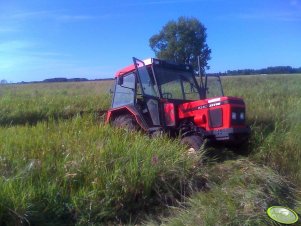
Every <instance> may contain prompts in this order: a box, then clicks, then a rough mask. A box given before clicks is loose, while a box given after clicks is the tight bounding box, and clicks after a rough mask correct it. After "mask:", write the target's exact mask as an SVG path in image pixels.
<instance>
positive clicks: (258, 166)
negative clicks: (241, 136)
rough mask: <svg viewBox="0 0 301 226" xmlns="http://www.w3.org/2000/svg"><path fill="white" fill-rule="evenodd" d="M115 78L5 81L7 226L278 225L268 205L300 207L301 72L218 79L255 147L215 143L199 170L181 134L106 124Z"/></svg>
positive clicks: (0, 133)
mask: <svg viewBox="0 0 301 226" xmlns="http://www.w3.org/2000/svg"><path fill="white" fill-rule="evenodd" d="M111 84H112V82H110V81H106V82H83V83H60V84H32V85H5V86H0V125H1V127H0V140H1V143H0V225H108V224H109V225H115V224H133V225H134V224H145V225H158V224H162V225H277V224H275V223H274V222H272V221H271V220H270V219H269V218H268V217H267V216H266V214H265V211H266V209H267V207H269V206H270V205H286V206H289V207H290V208H292V209H294V210H296V211H297V212H298V213H299V215H300V214H301V193H300V192H301V189H300V185H301V139H300V134H301V118H300V115H301V75H273V76H246V77H226V78H223V84H224V91H225V94H226V95H230V96H241V97H243V98H244V100H245V102H246V105H247V118H248V124H249V125H250V126H251V128H252V136H251V140H250V147H249V148H250V149H251V150H252V152H251V153H250V154H249V155H248V156H240V155H236V154H234V153H233V152H232V151H231V150H228V149H227V148H219V149H218V150H216V149H215V150H213V148H209V149H208V150H207V151H208V152H209V151H211V152H212V153H215V156H212V155H211V158H210V159H209V160H208V161H207V163H206V164H205V165H204V166H201V167H199V162H200V161H199V159H198V158H190V157H188V156H186V155H185V154H183V153H184V149H185V148H184V147H182V146H181V145H180V144H179V141H177V140H170V139H168V138H166V137H162V138H156V139H150V138H148V137H147V136H145V135H143V134H140V133H126V132H125V131H123V130H121V129H115V128H111V127H110V126H107V125H103V122H102V118H101V117H99V116H98V115H97V113H96V112H97V111H99V110H101V109H106V108H107V107H108V106H109V105H110V101H111V97H110V94H109V89H110V87H111ZM201 157H202V156H199V158H201ZM300 216H301V215H300Z"/></svg>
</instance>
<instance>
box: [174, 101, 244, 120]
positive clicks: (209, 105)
mask: <svg viewBox="0 0 301 226" xmlns="http://www.w3.org/2000/svg"><path fill="white" fill-rule="evenodd" d="M223 105H231V106H236V107H243V108H244V107H245V103H244V101H243V99H242V98H237V97H227V96H222V97H214V98H208V99H203V100H197V101H192V102H188V103H183V104H181V105H179V106H178V110H179V118H180V119H181V118H187V117H196V116H197V117H200V115H199V113H201V112H202V113H203V114H205V111H204V110H205V109H216V108H220V107H222V106H223ZM200 110H202V111H201V112H200ZM204 117H205V116H204Z"/></svg>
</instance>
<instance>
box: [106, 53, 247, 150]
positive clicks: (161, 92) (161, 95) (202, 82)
mask: <svg viewBox="0 0 301 226" xmlns="http://www.w3.org/2000/svg"><path fill="white" fill-rule="evenodd" d="M106 123H111V124H112V125H114V126H117V127H125V128H127V129H129V130H144V131H145V132H147V133H149V134H157V133H162V132H166V133H168V134H169V135H170V136H172V137H180V138H181V139H182V143H184V144H186V145H188V146H189V147H190V148H193V149H194V150H198V149H199V148H200V147H201V145H202V143H203V141H204V139H209V140H214V141H233V142H236V143H239V142H241V141H244V140H246V138H247V137H248V136H249V134H250V128H249V126H247V125H246V124H245V103H244V101H243V100H242V99H241V98H237V97H227V96H224V94H223V89H222V86H221V82H220V78H219V77H218V76H205V77H204V76H201V77H196V76H195V71H194V70H193V68H192V66H190V65H181V64H174V63H170V62H167V61H163V60H158V59H154V58H151V59H147V60H144V61H141V60H138V59H136V58H133V64H132V65H130V66H128V67H125V68H123V69H121V70H120V71H118V72H117V73H116V75H115V89H114V92H113V101H112V106H111V108H110V109H109V110H108V113H107V117H106Z"/></svg>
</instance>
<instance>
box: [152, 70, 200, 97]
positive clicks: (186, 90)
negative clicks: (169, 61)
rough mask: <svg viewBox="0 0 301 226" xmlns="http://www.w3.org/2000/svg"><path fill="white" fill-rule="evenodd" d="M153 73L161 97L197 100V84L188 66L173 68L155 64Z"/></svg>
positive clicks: (198, 95)
mask: <svg viewBox="0 0 301 226" xmlns="http://www.w3.org/2000/svg"><path fill="white" fill-rule="evenodd" d="M154 69H155V75H156V79H157V83H158V87H159V90H160V91H161V94H162V97H163V98H167V99H180V100H198V99H200V94H199V86H198V84H197V82H196V80H195V77H194V74H193V71H192V70H190V68H187V70H185V69H181V70H179V69H173V68H164V67H162V66H157V67H155V68H154Z"/></svg>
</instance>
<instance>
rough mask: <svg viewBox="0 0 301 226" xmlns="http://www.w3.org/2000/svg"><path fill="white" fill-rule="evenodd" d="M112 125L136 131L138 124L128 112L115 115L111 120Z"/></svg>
mask: <svg viewBox="0 0 301 226" xmlns="http://www.w3.org/2000/svg"><path fill="white" fill-rule="evenodd" d="M112 125H113V126H115V127H118V128H123V129H125V130H128V131H138V130H139V125H138V123H137V122H136V120H135V118H134V117H133V116H132V115H130V114H124V115H120V116H117V117H116V118H115V119H114V120H113V121H112Z"/></svg>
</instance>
